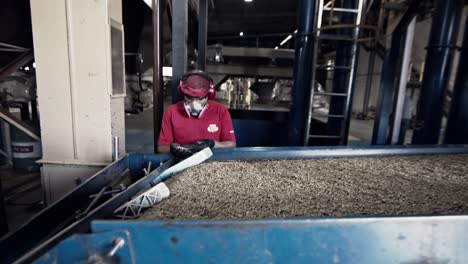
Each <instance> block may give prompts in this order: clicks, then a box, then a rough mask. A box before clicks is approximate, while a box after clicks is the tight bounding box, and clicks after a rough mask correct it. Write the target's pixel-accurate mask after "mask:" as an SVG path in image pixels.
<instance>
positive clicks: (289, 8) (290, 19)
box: [208, 0, 298, 48]
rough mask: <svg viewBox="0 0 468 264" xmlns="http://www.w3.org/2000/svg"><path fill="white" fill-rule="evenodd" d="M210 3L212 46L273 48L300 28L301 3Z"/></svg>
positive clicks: (217, 0) (257, 0)
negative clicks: (298, 14) (298, 11)
mask: <svg viewBox="0 0 468 264" xmlns="http://www.w3.org/2000/svg"><path fill="white" fill-rule="evenodd" d="M209 3H210V5H209V17H208V44H213V43H223V44H224V45H227V46H244V47H245V46H247V47H249V46H250V47H255V46H257V43H258V46H260V47H265V48H267V47H270V48H273V47H275V46H277V45H278V44H279V43H280V42H281V41H282V40H283V39H284V38H285V37H286V36H287V35H288V34H290V33H292V32H293V31H294V30H295V29H296V26H297V9H298V1H297V0H290V1H270V0H252V1H251V2H246V1H245V0H209ZM241 32H242V36H240V34H241ZM257 37H258V38H257Z"/></svg>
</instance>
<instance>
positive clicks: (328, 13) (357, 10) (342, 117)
mask: <svg viewBox="0 0 468 264" xmlns="http://www.w3.org/2000/svg"><path fill="white" fill-rule="evenodd" d="M355 1H356V7H354V8H344V7H335V2H336V0H330V1H329V2H328V3H326V4H325V3H324V0H319V1H318V8H317V23H316V27H315V39H314V55H313V56H314V57H313V64H314V65H313V67H312V83H313V85H312V87H311V93H310V102H309V112H308V116H307V123H306V128H305V129H306V131H305V138H304V145H308V143H309V140H310V139H314V138H321V139H330V140H334V142H335V141H336V142H338V144H339V145H346V144H347V139H348V129H349V123H350V118H351V107H352V105H351V100H352V94H353V87H354V85H353V84H354V77H355V72H356V68H357V65H356V64H357V63H356V56H357V51H358V38H359V26H360V25H361V22H362V19H363V15H362V13H363V9H364V1H365V0H355ZM343 2H348V3H349V2H351V0H343ZM345 13H346V16H347V18H348V19H349V18H350V17H352V20H353V22H352V23H350V22H347V23H343V22H340V21H338V23H337V24H336V23H335V24H332V20H333V15H334V14H337V15H338V17H339V18H341V17H342V16H343V14H345ZM327 17H328V18H329V19H328V20H329V24H328V25H325V26H324V25H323V20H324V18H327ZM349 20H350V19H349ZM342 24H346V25H342ZM340 28H350V30H347V31H349V32H348V34H337V33H336V32H333V31H332V33H331V34H325V33H323V32H322V31H329V30H330V29H340ZM339 31H340V30H339ZM349 33H351V34H349ZM323 41H329V42H336V41H349V42H351V53H350V56H351V58H350V60H349V61H350V64H349V65H318V64H317V53H318V49H319V47H320V44H321V43H322V42H323ZM324 68H325V69H327V70H330V71H333V72H336V70H340V71H341V73H343V72H346V74H347V77H346V79H347V80H346V87H345V91H340V92H334V91H331V92H330V91H325V92H315V90H314V83H315V78H316V76H317V75H316V71H317V70H320V69H324ZM334 76H335V74H334ZM334 88H335V87H333V89H334ZM319 95H320V96H322V97H327V98H329V99H330V100H329V101H330V102H337V100H343V101H344V102H343V104H344V111H340V112H339V113H327V114H324V113H316V112H314V111H313V110H314V109H313V105H314V102H315V101H316V96H319ZM332 98H335V99H332ZM340 103H341V102H340ZM331 107H332V105H331V104H330V109H332V108H331ZM312 118H318V119H319V120H320V119H322V120H323V119H327V126H328V125H329V124H330V122H331V121H332V122H335V123H336V122H337V121H335V120H339V127H340V132H339V133H333V134H316V133H314V131H313V129H312V131H311V129H310V126H311V123H312ZM327 130H328V128H327ZM327 133H328V132H327Z"/></svg>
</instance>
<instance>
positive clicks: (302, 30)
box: [288, 0, 315, 146]
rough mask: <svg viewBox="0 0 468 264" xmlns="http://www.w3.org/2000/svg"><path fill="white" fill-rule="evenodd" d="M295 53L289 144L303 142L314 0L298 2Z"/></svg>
mask: <svg viewBox="0 0 468 264" xmlns="http://www.w3.org/2000/svg"><path fill="white" fill-rule="evenodd" d="M299 10H300V15H299V25H298V33H297V36H296V55H295V60H294V85H293V89H292V96H293V102H292V106H291V112H290V117H289V134H288V142H289V145H291V146H300V145H303V144H304V139H305V136H306V135H305V131H306V129H305V125H306V123H307V120H306V119H307V115H308V109H309V101H310V95H311V83H312V81H313V80H312V78H311V72H312V63H313V54H314V36H313V31H314V15H315V0H302V1H301V2H300V8H299Z"/></svg>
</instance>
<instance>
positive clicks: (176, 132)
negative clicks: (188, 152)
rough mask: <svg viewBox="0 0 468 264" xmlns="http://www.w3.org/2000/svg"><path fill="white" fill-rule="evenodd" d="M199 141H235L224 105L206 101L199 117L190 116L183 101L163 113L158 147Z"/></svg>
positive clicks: (229, 116)
mask: <svg viewBox="0 0 468 264" xmlns="http://www.w3.org/2000/svg"><path fill="white" fill-rule="evenodd" d="M201 139H213V140H215V141H218V142H220V141H236V136H235V135H234V129H233V127H232V120H231V115H230V114H229V112H228V110H227V109H226V107H224V105H222V104H220V103H217V102H215V101H208V106H207V108H206V109H205V110H204V111H203V112H202V114H201V115H200V116H199V117H193V116H190V115H189V114H188V113H187V111H186V110H185V107H184V102H183V101H181V102H178V103H176V104H173V105H171V106H169V108H168V109H167V110H166V111H164V115H163V120H162V126H161V132H160V133H159V140H158V145H170V144H172V143H179V144H181V145H185V144H190V143H193V142H195V141H197V140H201Z"/></svg>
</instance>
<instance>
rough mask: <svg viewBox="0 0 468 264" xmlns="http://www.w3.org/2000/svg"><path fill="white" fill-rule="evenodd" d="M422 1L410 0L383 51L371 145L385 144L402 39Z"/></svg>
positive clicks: (396, 80) (396, 81)
mask: <svg viewBox="0 0 468 264" xmlns="http://www.w3.org/2000/svg"><path fill="white" fill-rule="evenodd" d="M423 3H424V1H419V0H412V1H411V2H410V4H409V7H408V9H407V10H406V12H405V14H404V15H403V16H402V18H401V20H400V22H399V23H398V25H397V26H396V27H395V30H394V31H393V32H392V42H391V47H390V50H388V51H386V52H385V58H384V62H383V65H382V78H381V80H380V91H379V96H378V99H377V109H376V115H375V123H374V130H373V132H372V144H373V145H385V144H387V137H388V133H389V132H388V131H389V126H390V115H391V114H392V110H393V109H392V107H393V96H394V93H395V90H396V84H397V83H398V74H397V72H398V65H399V64H400V59H401V58H400V57H401V49H402V41H403V40H404V34H405V31H406V28H407V27H408V25H409V23H410V22H411V20H412V19H413V18H414V17H415V16H416V15H417V12H418V11H419V7H420V5H421V4H423Z"/></svg>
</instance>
